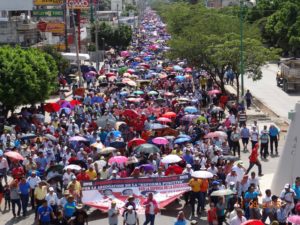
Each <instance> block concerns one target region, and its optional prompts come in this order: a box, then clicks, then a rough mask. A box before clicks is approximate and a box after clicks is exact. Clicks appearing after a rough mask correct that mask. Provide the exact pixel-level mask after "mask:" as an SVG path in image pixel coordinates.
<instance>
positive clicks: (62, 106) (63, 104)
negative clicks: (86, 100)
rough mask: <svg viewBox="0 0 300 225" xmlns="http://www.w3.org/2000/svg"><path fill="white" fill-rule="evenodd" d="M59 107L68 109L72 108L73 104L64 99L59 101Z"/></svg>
mask: <svg viewBox="0 0 300 225" xmlns="http://www.w3.org/2000/svg"><path fill="white" fill-rule="evenodd" d="M60 107H61V108H69V109H73V108H74V106H73V105H72V104H71V103H70V102H67V101H64V102H62V103H61V105H60Z"/></svg>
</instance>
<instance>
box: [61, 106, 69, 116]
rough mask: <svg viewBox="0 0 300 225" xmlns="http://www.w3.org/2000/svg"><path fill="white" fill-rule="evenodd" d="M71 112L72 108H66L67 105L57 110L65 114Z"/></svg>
mask: <svg viewBox="0 0 300 225" xmlns="http://www.w3.org/2000/svg"><path fill="white" fill-rule="evenodd" d="M71 112H72V110H71V109H70V108H67V107H65V108H61V109H60V110H59V113H65V114H68V115H69V114H70V113H71Z"/></svg>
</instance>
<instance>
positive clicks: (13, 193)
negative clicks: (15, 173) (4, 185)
mask: <svg viewBox="0 0 300 225" xmlns="http://www.w3.org/2000/svg"><path fill="white" fill-rule="evenodd" d="M18 185H19V181H18V180H17V179H14V180H13V181H12V182H11V184H10V200H11V205H12V213H13V216H14V217H16V216H20V214H21V199H20V194H19V186H18ZM16 206H17V207H18V211H17V213H16Z"/></svg>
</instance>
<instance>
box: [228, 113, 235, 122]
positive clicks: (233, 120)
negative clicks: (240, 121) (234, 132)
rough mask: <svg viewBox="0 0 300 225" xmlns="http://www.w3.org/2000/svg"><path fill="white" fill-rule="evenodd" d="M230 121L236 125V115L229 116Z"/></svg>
mask: <svg viewBox="0 0 300 225" xmlns="http://www.w3.org/2000/svg"><path fill="white" fill-rule="evenodd" d="M228 119H229V121H230V123H231V124H235V123H236V119H235V115H233V114H232V115H229V116H228Z"/></svg>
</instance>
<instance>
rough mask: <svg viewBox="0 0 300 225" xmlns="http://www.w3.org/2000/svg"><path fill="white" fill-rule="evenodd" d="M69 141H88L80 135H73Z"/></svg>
mask: <svg viewBox="0 0 300 225" xmlns="http://www.w3.org/2000/svg"><path fill="white" fill-rule="evenodd" d="M69 141H88V140H87V139H85V138H84V137H81V136H74V137H70V138H69Z"/></svg>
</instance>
